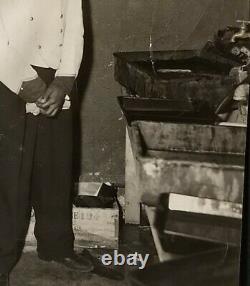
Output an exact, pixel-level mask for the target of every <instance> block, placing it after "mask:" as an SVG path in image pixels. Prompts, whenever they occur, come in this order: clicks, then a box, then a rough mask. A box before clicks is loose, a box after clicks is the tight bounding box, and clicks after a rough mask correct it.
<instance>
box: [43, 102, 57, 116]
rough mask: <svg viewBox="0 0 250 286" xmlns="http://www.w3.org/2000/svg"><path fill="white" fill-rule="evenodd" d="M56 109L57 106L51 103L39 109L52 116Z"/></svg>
mask: <svg viewBox="0 0 250 286" xmlns="http://www.w3.org/2000/svg"><path fill="white" fill-rule="evenodd" d="M58 109H59V108H58V106H57V105H55V104H53V105H51V106H50V107H49V108H47V109H41V113H42V114H44V115H46V116H48V117H52V116H54V115H55V114H56V113H57V111H58Z"/></svg>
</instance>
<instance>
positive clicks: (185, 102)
mask: <svg viewBox="0 0 250 286" xmlns="http://www.w3.org/2000/svg"><path fill="white" fill-rule="evenodd" d="M114 56H115V79H116V80H117V81H118V82H119V83H120V84H121V85H122V86H124V87H125V88H126V89H127V90H128V94H129V95H131V96H132V97H133V96H134V97H136V98H143V99H145V98H148V99H149V98H150V99H164V100H165V101H166V102H167V104H168V106H169V108H168V111H169V109H171V108H172V109H173V110H174V111H176V109H178V106H179V107H181V106H183V107H184V109H185V111H187V110H189V111H190V112H196V113H197V112H198V113H200V114H201V113H205V114H207V113H209V112H211V113H213V112H214V110H215V109H216V107H217V105H218V104H219V103H220V102H221V101H222V100H223V99H224V98H225V97H226V96H228V95H230V94H232V92H233V88H232V80H231V79H230V78H229V76H228V74H229V71H230V69H231V68H232V67H233V66H235V65H236V63H235V62H233V61H231V60H228V59H225V58H223V57H218V56H211V55H208V54H205V53H204V52H201V51H196V50H193V51H160V52H153V53H150V52H128V53H115V54H114ZM144 101H145V100H144ZM153 103H154V102H153V101H152V104H153ZM147 104H148V103H147ZM165 105H166V103H165ZM181 109H182V108H180V110H181Z"/></svg>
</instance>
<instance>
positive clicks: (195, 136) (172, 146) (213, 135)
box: [135, 121, 246, 155]
mask: <svg viewBox="0 0 250 286" xmlns="http://www.w3.org/2000/svg"><path fill="white" fill-rule="evenodd" d="M135 125H137V126H138V127H139V129H140V132H141V134H142V137H143V141H144V143H145V145H146V148H147V150H163V151H167V150H168V151H183V152H199V153H221V154H239V155H244V153H245V145H246V128H244V127H232V126H215V125H200V124H176V123H156V122H143V121H140V122H137V123H135Z"/></svg>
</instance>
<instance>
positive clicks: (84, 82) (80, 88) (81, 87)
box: [73, 0, 94, 181]
mask: <svg viewBox="0 0 250 286" xmlns="http://www.w3.org/2000/svg"><path fill="white" fill-rule="evenodd" d="M82 7H83V23H84V51H83V60H82V64H81V67H80V70H79V74H78V77H77V98H76V100H75V103H74V105H73V111H74V112H73V114H74V119H73V124H74V135H73V136H74V145H73V146H74V150H73V175H74V180H75V181H78V180H79V176H80V173H81V158H82V156H81V155H82V154H81V153H82V152H81V149H82V148H81V142H82V140H81V137H82V134H81V119H80V109H81V104H82V101H83V100H84V95H85V91H86V89H87V87H88V84H89V79H90V74H91V70H92V66H93V45H94V39H93V29H92V24H91V23H92V21H91V5H90V0H83V1H82Z"/></svg>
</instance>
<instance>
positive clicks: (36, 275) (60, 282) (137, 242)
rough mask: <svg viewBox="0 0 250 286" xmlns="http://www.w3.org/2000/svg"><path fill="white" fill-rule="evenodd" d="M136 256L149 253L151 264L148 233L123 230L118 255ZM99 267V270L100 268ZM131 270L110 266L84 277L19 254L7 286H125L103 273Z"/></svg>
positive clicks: (96, 254) (31, 253) (152, 252)
mask: <svg viewBox="0 0 250 286" xmlns="http://www.w3.org/2000/svg"><path fill="white" fill-rule="evenodd" d="M134 252H139V253H141V254H145V253H150V258H151V260H150V262H149V263H152V262H153V261H155V249H154V245H153V244H152V237H151V232H150V230H148V229H146V228H139V227H137V226H126V227H124V228H123V231H122V234H121V242H120V247H119V253H123V254H124V255H127V254H129V253H134ZM89 253H91V255H92V256H93V257H94V259H96V260H97V261H98V260H99V261H100V257H101V256H102V254H104V253H109V254H111V255H112V254H113V250H105V249H100V250H96V249H95V250H90V251H89ZM101 267H102V266H101ZM135 268H136V267H132V266H123V267H121V266H120V267H118V266H115V267H114V266H113V265H111V266H110V267H109V268H102V269H101V271H99V275H97V274H93V273H90V274H85V273H76V272H71V271H69V270H67V269H65V268H64V267H63V266H61V265H58V264H56V263H51V262H44V261H41V260H40V259H39V258H38V257H37V254H36V252H35V251H34V250H33V251H28V252H25V253H23V255H22V257H21V259H20V261H19V263H18V264H17V266H16V267H15V269H14V270H13V272H12V273H11V276H10V283H11V284H10V285H11V286H31V285H32V286H66V285H67V286H68V285H70V286H71V285H72V286H83V285H84V286H106V285H107V286H125V285H127V283H126V281H125V280H122V281H117V280H112V279H108V278H106V276H107V275H105V274H106V273H105V272H106V271H107V272H110V271H112V270H115V271H116V272H118V273H122V275H124V276H126V274H127V272H128V271H130V270H133V269H135Z"/></svg>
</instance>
